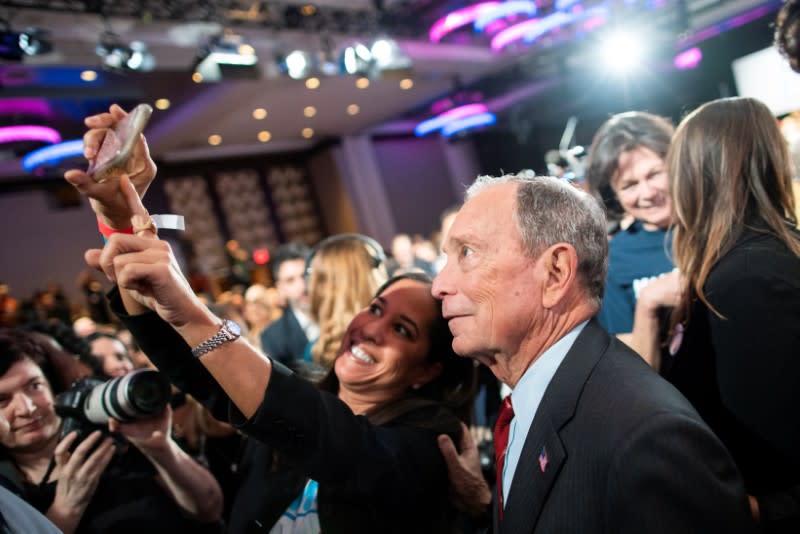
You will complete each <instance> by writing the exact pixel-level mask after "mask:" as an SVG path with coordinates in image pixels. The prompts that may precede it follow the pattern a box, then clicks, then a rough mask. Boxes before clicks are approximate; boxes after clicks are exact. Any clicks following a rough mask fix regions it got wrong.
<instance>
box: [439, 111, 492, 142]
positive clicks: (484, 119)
mask: <svg viewBox="0 0 800 534" xmlns="http://www.w3.org/2000/svg"><path fill="white" fill-rule="evenodd" d="M495 122H497V117H496V116H495V114H494V113H480V114H478V115H472V116H471V117H466V118H464V119H459V120H456V121H453V122H451V123H449V124H447V125H446V126H445V127H444V128H442V135H444V136H445V137H450V136H451V135H453V134H456V133H458V132H463V131H464V130H469V129H472V128H477V127H478V126H489V125H490V124H494V123H495Z"/></svg>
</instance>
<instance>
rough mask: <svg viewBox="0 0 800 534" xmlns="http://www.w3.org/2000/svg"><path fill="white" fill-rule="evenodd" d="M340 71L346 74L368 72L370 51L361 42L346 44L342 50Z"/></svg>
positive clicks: (370, 59) (370, 58)
mask: <svg viewBox="0 0 800 534" xmlns="http://www.w3.org/2000/svg"><path fill="white" fill-rule="evenodd" d="M341 63H342V72H344V73H346V74H364V75H366V74H369V72H370V68H371V67H372V53H371V52H370V50H369V48H367V47H366V46H365V45H363V44H361V43H356V44H354V45H352V46H348V47H347V48H345V49H344V50H343V51H342V61H341Z"/></svg>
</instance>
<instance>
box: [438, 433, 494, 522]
mask: <svg viewBox="0 0 800 534" xmlns="http://www.w3.org/2000/svg"><path fill="white" fill-rule="evenodd" d="M461 430H462V432H461V443H460V449H461V454H459V453H458V451H457V450H456V447H455V445H454V444H453V440H451V439H450V437H449V436H447V435H446V434H442V435H440V436H439V450H440V451H441V452H442V456H444V460H445V463H447V473H448V478H449V479H450V501H451V502H452V503H453V506H455V507H456V508H457V509H458V510H461V511H462V512H464V513H466V514H468V515H470V516H471V517H479V516H481V515H483V514H484V513H486V512H487V510H488V507H489V505H490V504H491V502H492V492H491V490H490V489H489V485H488V484H487V483H486V480H485V479H484V478H483V472H482V471H481V462H480V455H479V453H478V447H477V445H476V444H475V440H474V439H473V437H472V433H471V432H470V431H469V429H468V428H467V427H466V425H464V423H461Z"/></svg>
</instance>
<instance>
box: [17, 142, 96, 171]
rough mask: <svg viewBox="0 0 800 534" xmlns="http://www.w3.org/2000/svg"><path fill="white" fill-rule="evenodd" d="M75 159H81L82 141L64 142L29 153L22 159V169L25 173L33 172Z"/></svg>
mask: <svg viewBox="0 0 800 534" xmlns="http://www.w3.org/2000/svg"><path fill="white" fill-rule="evenodd" d="M77 157H83V139H74V140H72V141H64V142H63V143H58V144H55V145H49V146H46V147H44V148H40V149H38V150H34V151H33V152H29V153H28V154H26V155H25V157H23V158H22V168H23V169H25V171H26V172H34V171H35V170H37V169H39V168H40V167H43V166H45V165H56V164H58V163H59V162H60V161H62V160H64V159H67V158H77Z"/></svg>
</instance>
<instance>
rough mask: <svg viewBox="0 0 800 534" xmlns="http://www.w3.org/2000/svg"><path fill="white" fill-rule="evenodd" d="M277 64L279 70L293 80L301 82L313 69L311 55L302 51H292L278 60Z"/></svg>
mask: <svg viewBox="0 0 800 534" xmlns="http://www.w3.org/2000/svg"><path fill="white" fill-rule="evenodd" d="M278 63H279V66H280V68H281V70H283V71H284V72H286V74H288V75H289V77H290V78H293V79H295V80H302V79H303V78H306V77H308V75H309V74H311V69H312V67H313V62H312V60H311V55H310V54H309V53H308V52H304V51H302V50H293V51H292V52H290V53H289V54H287V55H286V57H284V58H283V59H279V60H278Z"/></svg>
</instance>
